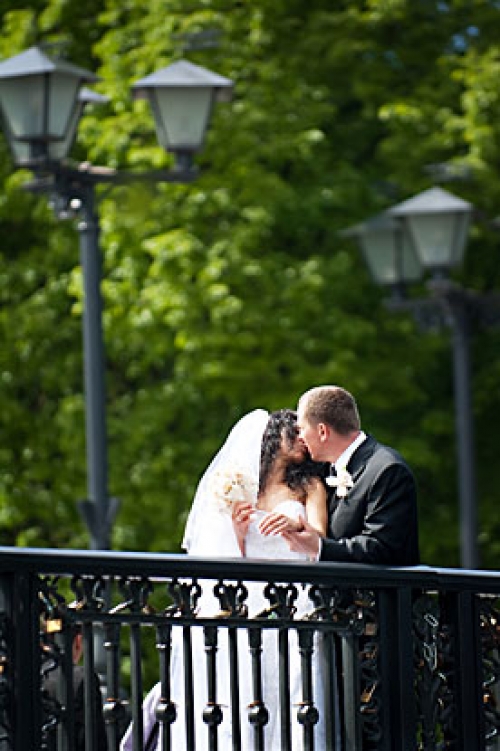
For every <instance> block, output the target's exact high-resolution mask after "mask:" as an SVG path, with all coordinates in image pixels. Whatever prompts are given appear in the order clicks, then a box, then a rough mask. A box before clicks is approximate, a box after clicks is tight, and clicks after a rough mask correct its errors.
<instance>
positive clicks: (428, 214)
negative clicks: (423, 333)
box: [344, 188, 500, 569]
mask: <svg viewBox="0 0 500 751" xmlns="http://www.w3.org/2000/svg"><path fill="white" fill-rule="evenodd" d="M472 211H473V206H472V204H470V203H468V202H467V201H464V200H462V199H461V198H458V197H457V196H454V195H452V194H451V193H448V192H447V191H445V190H442V189H441V188H431V189H430V190H426V191H424V192H423V193H420V194H418V195H417V196H414V197H413V198H410V199H409V200H407V201H403V202H402V203H400V204H397V205H396V206H394V207H392V208H390V209H389V210H388V211H386V212H384V213H382V214H380V215H379V216H377V217H375V218H374V219H371V220H369V221H367V222H364V223H363V224H359V225H356V226H355V227H352V228H351V229H349V230H346V231H345V232H344V235H346V236H350V237H355V238H356V239H357V240H358V242H359V243H360V246H361V249H362V252H363V255H364V258H365V260H366V262H367V265H368V267H369V269H370V271H371V274H372V276H373V278H374V279H375V281H376V282H377V283H379V284H382V285H385V286H387V287H388V288H390V289H391V290H392V296H391V298H390V300H389V301H388V303H389V305H390V307H391V308H393V309H402V310H410V311H411V312H413V313H414V315H415V317H416V319H417V321H418V322H419V323H420V324H422V325H423V326H424V327H426V326H427V327H429V326H436V324H437V325H445V326H448V327H449V328H450V329H451V331H452V336H453V366H454V367H453V374H454V399H455V424H456V435H457V464H458V490H459V499H460V547H461V564H462V566H463V567H464V568H468V569H474V568H478V566H479V553H478V545H477V501H476V479H475V461H474V436H473V420H472V400H471V385H470V379H471V364H470V329H471V323H472V321H473V320H481V321H482V322H483V323H490V322H492V321H493V320H496V316H495V315H493V316H492V311H493V312H494V311H495V310H496V311H497V315H498V311H500V307H499V305H498V298H497V297H496V296H490V295H479V294H477V293H474V292H472V291H470V290H467V289H464V288H463V287H461V286H460V285H458V284H456V283H454V282H453V281H451V280H450V278H449V273H450V271H451V270H452V269H453V268H455V267H456V266H459V265H460V263H461V262H462V260H463V257H464V252H465V245H466V241H467V234H468V228H469V222H470V217H471V214H472ZM425 272H427V273H428V274H429V277H430V278H429V279H428V281H427V289H428V291H429V293H430V297H428V298H412V299H406V298H405V289H406V287H407V286H408V285H409V284H412V283H414V282H417V281H419V280H420V279H421V278H422V277H423V276H424V273H425Z"/></svg>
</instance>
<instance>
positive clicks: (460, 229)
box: [452, 211, 471, 266]
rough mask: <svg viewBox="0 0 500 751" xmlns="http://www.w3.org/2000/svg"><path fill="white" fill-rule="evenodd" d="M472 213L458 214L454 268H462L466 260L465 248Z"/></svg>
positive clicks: (454, 246)
mask: <svg viewBox="0 0 500 751" xmlns="http://www.w3.org/2000/svg"><path fill="white" fill-rule="evenodd" d="M470 216H471V215H470V212H469V211H468V212H467V213H465V212H464V213H463V214H458V215H457V217H456V224H455V242H454V244H453V259H452V265H453V266H460V264H461V263H462V261H463V260H464V255H465V247H466V245H467V237H468V234H469V224H470Z"/></svg>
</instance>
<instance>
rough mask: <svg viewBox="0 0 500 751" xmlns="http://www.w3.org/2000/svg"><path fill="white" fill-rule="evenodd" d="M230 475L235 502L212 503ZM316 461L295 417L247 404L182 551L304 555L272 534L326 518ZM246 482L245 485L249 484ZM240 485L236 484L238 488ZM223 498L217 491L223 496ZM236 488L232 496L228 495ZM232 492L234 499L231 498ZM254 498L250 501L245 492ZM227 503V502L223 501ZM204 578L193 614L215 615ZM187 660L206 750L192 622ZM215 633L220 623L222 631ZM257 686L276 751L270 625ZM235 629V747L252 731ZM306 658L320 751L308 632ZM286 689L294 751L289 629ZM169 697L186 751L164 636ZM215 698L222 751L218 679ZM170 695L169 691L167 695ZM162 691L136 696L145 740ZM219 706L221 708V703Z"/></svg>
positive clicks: (179, 661)
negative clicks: (237, 710)
mask: <svg viewBox="0 0 500 751" xmlns="http://www.w3.org/2000/svg"><path fill="white" fill-rule="evenodd" d="M235 475H238V476H240V477H244V478H246V479H247V480H248V479H250V481H253V483H254V486H253V487H251V483H250V484H249V483H247V486H246V488H245V491H246V492H247V497H246V498H245V499H244V500H240V499H239V498H238V499H237V500H235V498H234V497H233V498H231V499H230V500H228V497H224V498H222V499H221V492H220V488H221V487H222V486H221V484H220V478H221V477H222V478H225V481H226V485H225V486H224V487H226V488H227V480H228V478H231V477H234V476H235ZM323 475H324V465H322V464H318V463H317V462H313V461H312V460H311V459H310V458H309V455H308V452H307V448H306V447H305V445H304V444H303V443H302V441H301V440H300V438H299V435H298V429H297V423H296V414H295V412H293V411H292V410H289V409H282V410H279V411H276V412H273V413H271V414H270V415H269V414H268V413H267V412H266V411H265V410H255V411H254V412H251V413H249V414H248V415H246V416H244V417H243V418H242V419H241V420H240V421H239V422H238V423H236V425H235V426H234V427H233V429H232V431H231V432H230V434H229V436H228V438H227V440H226V442H225V444H224V445H223V447H222V448H221V450H220V451H219V453H218V454H217V455H216V457H215V458H214V459H213V461H212V462H211V464H210V465H209V467H208V469H207V470H206V472H205V474H204V475H203V477H202V479H201V480H200V483H199V485H198V489H197V492H196V494H195V498H194V501H193V505H192V508H191V511H190V513H189V517H188V521H187V524H186V529H185V534H184V539H183V547H184V548H185V549H186V551H187V553H188V554H189V555H193V556H198V557H217V558H223V557H233V558H234V557H242V556H244V557H246V558H260V559H271V560H297V559H304V558H305V556H304V555H303V554H300V553H295V552H292V551H290V549H289V547H288V545H287V544H286V542H285V541H284V540H283V538H282V537H281V536H280V533H281V532H282V531H284V530H286V529H292V528H293V529H297V528H300V526H301V523H302V519H307V521H308V522H309V523H310V524H312V525H313V526H315V528H316V529H317V530H318V532H319V533H320V534H321V535H324V534H325V531H326V524H327V503H326V490H325V487H324V484H323V482H322V479H321V478H322V477H323ZM250 487H251V490H249V488H250ZM240 490H241V488H240ZM222 495H223V494H222ZM234 495H235V494H234V493H233V496H234ZM237 495H238V494H237V493H236V497H237ZM251 496H253V497H251ZM231 501H234V502H231ZM214 583H216V582H204V592H203V595H202V597H201V599H200V602H199V603H198V605H199V612H198V615H199V616H211V615H216V614H217V613H218V611H219V610H220V604H219V603H218V601H216V598H215V596H214V595H213V592H212V590H213V584H214ZM263 586H264V585H263V584H259V583H257V582H254V583H249V584H247V589H248V598H247V600H246V605H247V607H248V616H249V619H250V618H252V616H256V615H259V614H261V613H262V611H265V610H266V608H268V607H269V601H268V600H267V599H266V598H265V597H264V595H263ZM295 606H296V612H295V618H300V617H301V616H303V615H304V614H305V613H306V612H307V611H308V610H311V608H312V605H311V602H310V600H309V599H308V596H307V591H306V590H305V589H301V590H300V591H299V595H298V598H297V600H296V602H295ZM192 631H193V634H192V637H193V641H192V652H193V660H192V662H193V665H195V669H196V670H199V671H200V676H199V677H198V679H197V680H196V681H195V691H194V697H193V702H194V706H195V714H196V720H195V740H196V749H198V750H199V751H202V750H204V749H205V748H207V747H208V746H207V743H208V726H207V725H206V724H205V723H204V721H203V717H202V714H203V710H204V708H205V707H206V705H207V696H206V680H205V675H204V673H205V654H204V653H205V648H204V643H203V633H202V629H200V628H193V629H192ZM222 631H224V629H222ZM262 631H263V634H262V637H263V639H262V649H263V651H262V662H261V666H262V692H263V702H264V705H265V707H266V708H267V711H268V722H267V723H266V725H265V726H264V742H265V745H264V748H265V749H267V750H268V751H277V749H280V748H281V737H282V736H281V727H280V698H279V694H278V685H277V684H278V680H277V672H278V667H277V666H278V642H277V639H278V630H277V629H271V628H269V629H262ZM223 636H224V637H225V634H223V635H221V638H220V643H219V649H218V653H217V674H218V677H219V679H220V676H222V675H224V672H223V671H224V670H227V669H228V662H227V661H228V658H229V656H228V650H227V641H225V640H224V638H223ZM245 637H246V632H245V630H244V629H242V630H241V631H240V633H239V634H238V654H239V675H240V686H239V690H240V697H239V698H240V707H241V720H240V724H241V748H242V749H243V751H250V749H253V748H254V744H255V740H254V739H255V730H254V728H253V726H252V725H251V724H250V723H249V721H248V716H247V706H248V705H250V704H251V703H252V701H253V698H252V676H251V665H250V658H249V655H248V640H247V639H246V638H245ZM314 646H315V653H314V658H313V697H314V704H315V706H316V707H317V708H318V709H319V721H318V723H317V724H316V725H315V728H314V747H315V748H317V749H326V743H325V735H324V733H325V730H324V714H325V711H329V712H335V713H336V708H335V707H333V708H331V707H330V708H328V709H327V708H326V707H325V706H324V690H323V678H322V670H321V656H322V654H321V653H322V649H321V640H320V637H319V635H318V634H316V635H315V644H314ZM288 647H289V685H290V700H289V708H288V713H289V717H290V719H291V728H290V733H291V735H290V736H289V737H290V738H291V748H292V749H293V751H300V749H302V748H303V743H304V741H303V735H304V731H303V727H302V725H300V724H299V722H298V720H297V710H298V708H299V707H300V705H301V704H302V700H303V695H302V674H301V665H300V652H299V645H298V637H297V632H296V631H295V630H293V629H290V631H289V636H288ZM171 686H172V699H173V701H175V703H176V706H177V720H176V721H175V722H174V723H173V725H172V748H174V749H176V751H191V749H188V747H187V745H186V731H185V728H184V713H185V709H186V705H185V701H184V691H183V687H184V664H183V658H182V649H181V644H180V641H179V642H177V643H176V641H175V639H174V641H173V649H172V664H171ZM217 688H218V692H217V701H218V703H219V704H220V705H222V706H223V707H224V709H223V721H222V723H221V725H220V726H219V730H218V749H219V751H230V750H231V749H232V748H233V747H239V746H234V745H233V744H234V739H233V728H232V725H231V712H230V708H229V705H230V692H229V686H228V685H227V682H226V684H224V682H223V681H220V685H218V687H217ZM174 692H176V694H177V695H175V693H174ZM160 693H161V687H160V684H157V685H156V686H154V687H153V689H152V690H151V691H150V693H149V694H148V696H147V697H146V699H145V701H144V706H143V714H144V733H145V746H144V747H146V742H147V739H148V734H149V733H150V731H151V729H152V728H153V726H154V725H155V720H156V718H155V708H156V705H157V703H158V700H159V698H160ZM226 707H227V709H226ZM148 748H157V749H158V751H159V750H160V749H161V748H162V739H161V732H160V735H159V738H158V743H157V745H151V746H148ZM120 749H121V751H130V750H131V749H132V732H131V727H129V729H128V730H127V733H126V734H125V736H124V739H123V741H122V744H121V746H120Z"/></svg>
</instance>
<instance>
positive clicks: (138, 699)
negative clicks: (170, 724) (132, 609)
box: [86, 623, 144, 751]
mask: <svg viewBox="0 0 500 751" xmlns="http://www.w3.org/2000/svg"><path fill="white" fill-rule="evenodd" d="M141 652H142V650H141V625H140V623H132V624H131V625H130V670H131V702H132V722H133V726H132V748H133V749H134V751H142V744H143V742H144V723H143V718H142V660H141V657H142V654H141ZM86 751H87V749H86Z"/></svg>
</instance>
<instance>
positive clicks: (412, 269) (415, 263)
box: [360, 227, 422, 286]
mask: <svg viewBox="0 0 500 751" xmlns="http://www.w3.org/2000/svg"><path fill="white" fill-rule="evenodd" d="M360 242H361V247H362V251H363V255H364V258H365V260H366V263H367V265H368V268H369V269H370V272H371V274H372V276H373V278H374V280H375V281H376V282H377V284H382V285H384V286H385V285H388V286H389V285H393V284H401V283H411V282H417V281H419V279H420V278H421V277H422V266H421V264H420V261H419V259H418V257H417V255H416V253H415V249H414V247H413V243H412V241H411V238H410V237H409V235H408V233H407V232H403V231H401V230H400V229H399V228H396V227H393V228H388V229H386V230H377V231H372V230H367V231H366V232H364V233H363V234H362V235H361V236H360Z"/></svg>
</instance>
